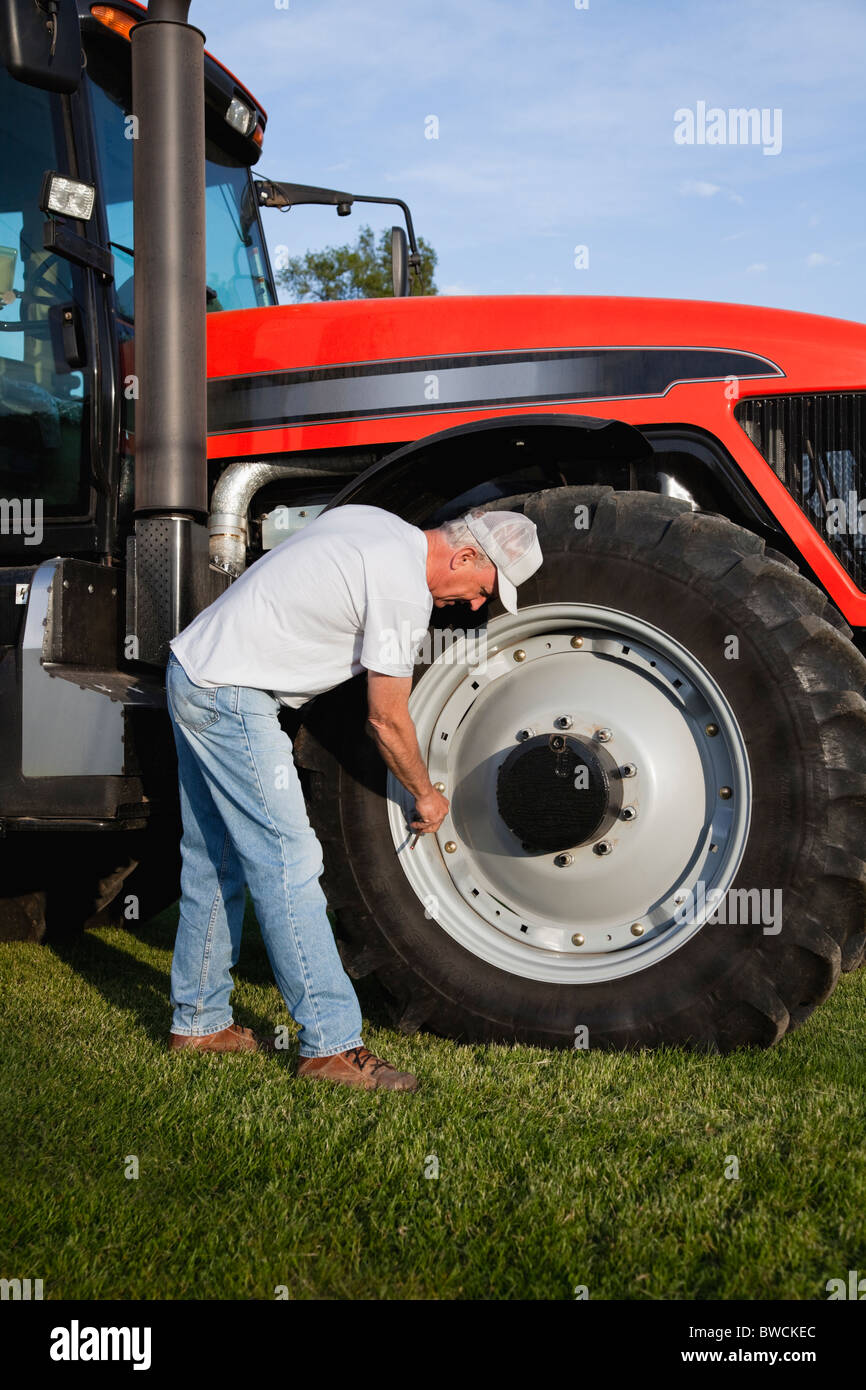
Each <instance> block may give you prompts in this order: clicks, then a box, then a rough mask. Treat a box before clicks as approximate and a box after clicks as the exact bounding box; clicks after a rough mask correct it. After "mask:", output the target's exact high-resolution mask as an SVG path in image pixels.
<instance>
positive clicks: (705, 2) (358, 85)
mask: <svg viewBox="0 0 866 1390" xmlns="http://www.w3.org/2000/svg"><path fill="white" fill-rule="evenodd" d="M282 3H284V0H244V3H243V5H242V6H241V5H240V4H239V3H237V0H235V3H230V0H209V2H208V3H207V4H205V3H204V0H194V3H193V5H192V9H191V15H190V18H191V20H192V22H193V23H197V24H199V25H200V26H201V27H202V28H203V29H204V30H205V32H206V34H207V46H208V48H209V49H211V51H212V52H213V53H215V54H216V55H217V56H218V57H220V58H221V59H222V61H224V62H225V63H226V64H227V65H228V66H229V67H231V68H232V69H233V70H234V72H235V73H236V74H237V76H238V77H239V78H240V79H241V80H242V81H243V82H244V83H245V84H246V85H247V86H248V87H249V88H250V90H251V91H253V92H254V93H255V94H256V96H257V97H258V98H259V100H260V101H261V102H262V103H263V105H264V106H265V108H266V109H267V111H268V117H269V120H268V128H267V134H266V138H265V150H264V155H263V157H262V160H261V163H260V166H259V169H260V172H262V173H263V174H266V175H268V176H270V177H273V178H287V179H292V180H295V181H297V182H302V183H318V184H326V185H329V186H334V187H338V188H343V189H346V190H348V191H350V192H353V193H371V194H382V195H388V196H391V195H392V196H397V197H402V198H404V199H405V200H406V201H407V202H408V203H409V205H410V207H411V209H412V212H413V216H414V219H415V225H416V230H417V231H418V233H419V234H420V235H423V236H424V237H426V238H427V239H428V240H429V241H430V242H431V243H432V244H433V246H434V247H435V249H436V251H437V252H438V255H439V265H438V268H437V283H438V285H439V289H440V292H441V293H450V294H626V295H650V296H672V297H677V298H692V299H720V300H726V301H733V302H740V303H753V304H767V305H774V306H778V307H782V308H789V309H801V310H807V311H810V312H814V313H824V314H834V315H837V316H839V317H842V318H851V319H858V320H866V275H864V269H863V267H864V262H866V178H864V162H866V161H864V146H866V81H864V65H866V5H864V4H863V0H820V2H819V0H808V3H804V0H752V2H751V3H750V2H749V0H740V2H739V3H738V4H719V3H718V0H687V3H677V2H675V3H666V4H659V3H655V0H643V3H640V0H436V3H429V4H428V3H419V0H414V3H411V4H408V5H400V4H398V3H394V0H358V2H357V3H349V0H288V8H285V9H284V8H278V5H281V4H282ZM577 4H581V5H585V6H586V8H577V7H576V5H577ZM701 102H702V103H704V104H705V109H706V110H707V112H708V117H709V118H710V119H712V115H711V113H712V110H713V109H714V108H716V109H720V110H721V111H722V112H723V113H725V116H727V112H728V111H729V110H731V109H733V108H741V107H743V108H757V109H758V110H759V111H761V110H764V111H766V113H767V116H766V118H765V119H766V120H767V122H768V124H767V126H766V127H765V132H766V135H765V139H764V144H761V143H743V142H740V143H733V142H732V141H731V140H730V139H729V138H727V137H728V136H729V135H730V132H729V131H727V130H726V131H725V132H724V133H725V134H726V142H725V143H724V144H722V143H709V142H707V143H703V144H698V143H693V144H683V143H677V141H676V140H675V138H674V135H675V129H676V128H677V124H679V128H680V129H681V131H684V130H685V122H684V120H683V118H682V117H680V119H679V122H678V123H677V122H675V118H674V117H675V112H678V111H680V112H682V111H684V110H687V111H690V112H692V113H695V114H697V112H698V103H701ZM774 112H780V113H781V116H780V117H779V116H775V115H774V114H773V113H774ZM430 116H435V117H436V118H437V121H438V139H428V138H426V136H425V130H429V129H430V128H431V123H430V122H429V121H428V118H429V117H430ZM720 129H721V128H720V127H719V126H718V125H717V126H716V128H715V134H716V135H717V136H718V135H719V132H720ZM755 135H756V139H757V138H758V133H757V132H756V133H755ZM779 136H781V140H779ZM773 143H775V144H780V146H781V147H780V148H779V150H778V153H776V154H765V153H764V152H763V150H764V146H765V145H766V146H771V145H772V144H773ZM264 219H265V228H266V232H267V236H268V242H269V245H270V247H271V251H272V254H273V252H274V251H275V249H276V248H277V247H278V246H286V247H288V248H289V253H290V254H296V253H298V252H300V251H304V250H307V249H311V248H313V247H321V246H325V245H328V244H330V243H334V242H342V241H346V240H350V239H353V238H354V235H355V233H356V231H357V228H358V227H359V226H360V225H361V224H362V222H364V221H369V222H370V223H371V224H372V225H373V226H374V227H381V226H390V225H391V222H392V220H395V219H393V218H392V217H391V215H390V211H387V210H386V211H384V212H381V211H380V210H379V209H376V208H369V209H367V208H364V207H363V206H362V207H361V208H360V209H358V208H356V210H355V212H353V214H352V216H351V217H350V218H338V217H337V215H336V213H335V212H332V211H331V210H330V209H324V208H298V209H295V210H293V211H292V212H290V213H286V214H281V213H278V212H275V211H270V212H265V213H264ZM578 246H585V247H587V248H588V262H589V264H588V267H587V268H584V269H578V268H576V267H575V264H574V262H575V248H576V247H578ZM584 259H586V258H585V257H584Z"/></svg>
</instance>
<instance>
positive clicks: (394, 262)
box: [391, 227, 409, 299]
mask: <svg viewBox="0 0 866 1390" xmlns="http://www.w3.org/2000/svg"><path fill="white" fill-rule="evenodd" d="M391 280H392V283H393V285H394V294H395V296H396V297H397V298H398V299H405V297H406V296H407V295H408V293H409V243H408V242H407V240H406V233H405V232H404V231H403V228H402V227H392V228H391Z"/></svg>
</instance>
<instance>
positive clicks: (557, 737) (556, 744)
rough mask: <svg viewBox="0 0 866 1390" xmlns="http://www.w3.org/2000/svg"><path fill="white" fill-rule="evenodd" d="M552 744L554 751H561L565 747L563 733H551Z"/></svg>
mask: <svg viewBox="0 0 866 1390" xmlns="http://www.w3.org/2000/svg"><path fill="white" fill-rule="evenodd" d="M550 746H551V748H552V749H553V751H554V753H561V752H562V750H563V748H564V747H565V739H564V738H563V737H562V734H551V735H550Z"/></svg>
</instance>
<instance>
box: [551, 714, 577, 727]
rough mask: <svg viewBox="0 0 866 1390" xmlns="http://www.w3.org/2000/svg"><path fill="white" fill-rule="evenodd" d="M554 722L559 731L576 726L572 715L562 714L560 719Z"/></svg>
mask: <svg viewBox="0 0 866 1390" xmlns="http://www.w3.org/2000/svg"><path fill="white" fill-rule="evenodd" d="M553 722H554V724H555V725H556V727H557V729H570V728H571V727H572V725H573V724H574V720H573V719H572V717H571V715H570V714H561V715H560V716H559V718H558V719H554V721H553Z"/></svg>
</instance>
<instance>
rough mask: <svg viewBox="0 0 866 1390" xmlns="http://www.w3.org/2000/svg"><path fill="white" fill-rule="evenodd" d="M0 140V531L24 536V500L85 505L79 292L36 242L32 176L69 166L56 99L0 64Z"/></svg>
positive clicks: (70, 273)
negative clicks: (0, 505) (0, 502)
mask: <svg viewBox="0 0 866 1390" xmlns="http://www.w3.org/2000/svg"><path fill="white" fill-rule="evenodd" d="M0 148H2V150H3V152H4V153H3V157H2V159H0V497H2V499H3V503H4V507H5V510H4V511H3V512H2V514H0V534H3V535H5V534H16V535H24V536H25V537H27V538H26V539H25V540H24V542H23V544H25V545H30V544H34V543H37V542H36V541H35V540H34V538H33V537H35V528H34V529H33V536H32V537H31V536H30V535H28V531H27V525H26V522H27V517H28V516H32V513H33V507H34V506H36V505H37V504H38V510H39V513H40V514H41V513H42V511H43V510H44V511H45V512H46V513H49V514H54V513H63V514H66V515H70V514H74V513H84V512H85V511H86V510H87V506H88V498H89V486H88V474H87V468H86V465H87V462H88V457H89V437H90V429H89V406H90V371H89V370H88V369H87V368H86V366H85V361H84V356H85V354H84V351H83V342H84V337H83V325H84V324H85V323H86V321H87V312H88V300H87V293H86V287H85V282H84V277H83V275H82V274H81V272H80V271H78V270H76V268H75V267H74V266H73V265H71V264H70V262H69V261H67V260H64V259H63V258H62V257H61V256H58V255H56V254H53V253H52V252H50V251H46V250H45V249H44V245H43V228H44V225H45V221H46V218H45V215H44V213H42V212H40V210H39V197H40V189H41V185H42V176H43V174H44V173H45V170H46V169H57V170H60V171H62V172H64V171H66V170H67V169H68V167H69V166H68V161H67V154H66V139H65V136H64V132H63V118H62V111H61V105H60V102H59V100H58V98H57V97H54V96H52V95H51V94H50V93H48V92H44V91H41V90H38V89H37V88H35V87H28V86H26V85H25V84H24V83H22V82H16V81H15V80H14V79H13V78H11V77H10V76H9V75H8V73H6V72H5V71H4V70H3V69H2V68H0ZM25 502H26V504H27V505H26V506H25Z"/></svg>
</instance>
